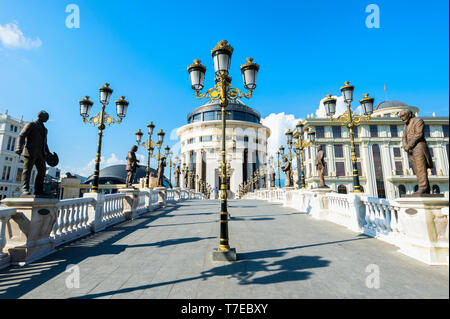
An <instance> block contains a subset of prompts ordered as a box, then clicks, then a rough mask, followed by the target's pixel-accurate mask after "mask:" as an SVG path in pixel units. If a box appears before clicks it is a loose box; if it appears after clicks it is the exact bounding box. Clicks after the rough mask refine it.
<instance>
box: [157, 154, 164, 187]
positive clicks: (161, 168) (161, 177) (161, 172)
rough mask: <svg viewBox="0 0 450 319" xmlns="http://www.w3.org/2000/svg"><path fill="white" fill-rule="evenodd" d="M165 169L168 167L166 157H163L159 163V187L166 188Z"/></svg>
mask: <svg viewBox="0 0 450 319" xmlns="http://www.w3.org/2000/svg"><path fill="white" fill-rule="evenodd" d="M164 167H166V157H165V156H163V157H161V160H160V162H159V166H158V183H157V186H158V187H164V183H163V182H164Z"/></svg>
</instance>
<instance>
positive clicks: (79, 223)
mask: <svg viewBox="0 0 450 319" xmlns="http://www.w3.org/2000/svg"><path fill="white" fill-rule="evenodd" d="M93 204H94V199H92V198H75V199H65V200H62V201H60V202H59V203H58V204H57V208H58V215H57V217H56V221H55V224H54V226H53V229H52V232H51V234H50V237H51V238H53V240H54V244H55V247H56V246H59V245H61V244H63V243H66V242H70V241H72V240H74V239H77V238H80V237H83V236H85V235H87V234H89V233H90V232H91V226H90V223H89V219H90V218H89V206H90V205H91V206H92V205H93Z"/></svg>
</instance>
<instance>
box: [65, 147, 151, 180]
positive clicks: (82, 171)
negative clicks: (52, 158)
mask: <svg viewBox="0 0 450 319" xmlns="http://www.w3.org/2000/svg"><path fill="white" fill-rule="evenodd" d="M141 156H142V155H141ZM141 156H139V157H138V159H139V160H141V158H142V157H143V156H142V157H141ZM126 163H127V161H126V160H125V159H123V160H121V159H118V158H117V156H116V154H114V153H112V154H111V155H110V156H109V158H107V159H106V160H105V157H104V156H102V157H101V162H100V169H102V168H105V167H108V166H112V165H120V164H126ZM94 168H95V158H93V159H92V160H90V161H89V163H87V164H86V165H85V166H83V167H69V166H63V167H62V168H61V170H62V171H63V172H64V173H67V172H70V173H72V174H78V175H81V176H84V177H88V176H90V175H92V174H93V173H94Z"/></svg>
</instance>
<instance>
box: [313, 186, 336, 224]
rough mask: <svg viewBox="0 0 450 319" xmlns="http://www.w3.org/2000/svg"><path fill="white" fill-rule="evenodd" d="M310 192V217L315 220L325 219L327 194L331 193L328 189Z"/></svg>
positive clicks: (321, 188)
mask: <svg viewBox="0 0 450 319" xmlns="http://www.w3.org/2000/svg"><path fill="white" fill-rule="evenodd" d="M310 191H311V192H312V193H313V198H312V200H311V206H312V208H311V212H310V215H311V216H312V217H313V218H316V219H326V216H327V214H328V199H327V193H331V192H333V191H332V190H331V189H330V188H328V187H319V188H313V189H311V190H310Z"/></svg>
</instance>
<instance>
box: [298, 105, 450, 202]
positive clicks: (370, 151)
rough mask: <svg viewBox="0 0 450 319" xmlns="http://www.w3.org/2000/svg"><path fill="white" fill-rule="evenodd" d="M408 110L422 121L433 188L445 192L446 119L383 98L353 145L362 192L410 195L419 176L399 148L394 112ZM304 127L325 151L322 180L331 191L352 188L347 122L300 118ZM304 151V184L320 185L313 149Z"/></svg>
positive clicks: (383, 195)
mask: <svg viewBox="0 0 450 319" xmlns="http://www.w3.org/2000/svg"><path fill="white" fill-rule="evenodd" d="M404 109H408V110H411V111H412V112H413V113H415V114H416V115H418V116H419V117H420V118H422V119H423V120H424V122H425V125H426V126H425V138H426V140H427V143H428V146H429V149H430V153H431V156H432V160H433V163H434V168H433V169H431V170H429V180H430V186H431V188H432V192H434V193H443V192H448V190H449V185H448V182H449V178H448V177H449V118H448V117H436V116H433V117H422V116H420V114H418V112H419V109H418V108H417V107H412V106H408V105H407V104H405V103H403V102H400V101H387V102H383V103H380V104H379V105H377V106H376V107H375V108H374V112H373V114H372V117H371V120H370V121H369V122H364V123H361V125H360V126H358V127H357V128H356V130H355V145H356V155H357V161H358V170H359V175H360V183H361V186H362V187H363V190H364V192H365V193H366V194H369V195H371V196H376V197H380V198H388V199H391V198H396V197H399V196H401V195H403V194H409V193H413V192H414V191H415V189H417V179H416V177H415V175H414V174H413V171H412V166H411V164H410V163H409V160H408V156H407V153H406V152H405V151H404V150H403V149H402V134H403V129H404V123H403V122H402V121H401V119H400V118H399V117H398V115H397V114H398V112H399V111H401V110H404ZM304 125H305V129H308V128H312V129H313V130H314V131H315V132H316V143H315V146H317V144H321V145H322V148H323V150H324V151H325V154H326V158H325V160H326V163H327V167H326V171H325V181H326V184H327V185H329V186H330V187H331V188H332V189H333V190H335V191H338V192H341V193H344V192H350V191H352V190H353V186H352V174H351V171H352V163H351V154H350V139H349V133H348V129H347V127H346V126H343V125H341V124H340V123H339V122H331V121H330V120H329V119H327V118H312V117H311V118H308V119H306V120H304ZM315 146H314V147H308V148H307V149H306V150H305V153H304V156H305V157H304V158H305V175H306V182H307V183H308V188H310V187H316V186H318V183H319V179H318V177H317V171H316V168H315V165H314V162H315V158H316V149H315Z"/></svg>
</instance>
